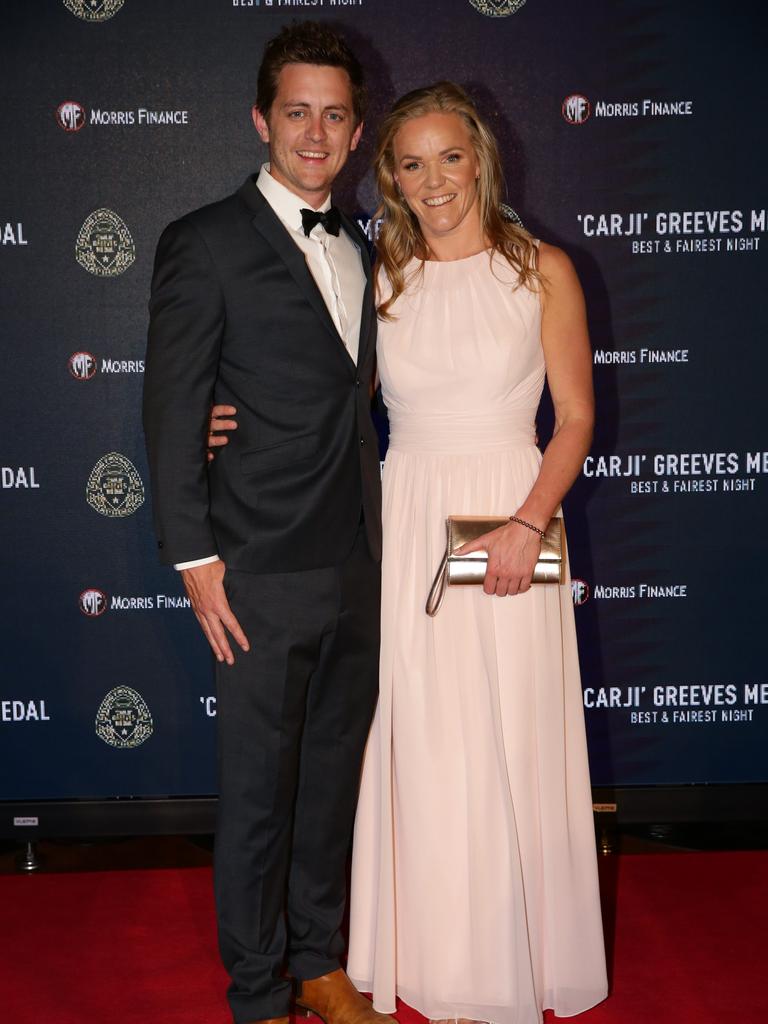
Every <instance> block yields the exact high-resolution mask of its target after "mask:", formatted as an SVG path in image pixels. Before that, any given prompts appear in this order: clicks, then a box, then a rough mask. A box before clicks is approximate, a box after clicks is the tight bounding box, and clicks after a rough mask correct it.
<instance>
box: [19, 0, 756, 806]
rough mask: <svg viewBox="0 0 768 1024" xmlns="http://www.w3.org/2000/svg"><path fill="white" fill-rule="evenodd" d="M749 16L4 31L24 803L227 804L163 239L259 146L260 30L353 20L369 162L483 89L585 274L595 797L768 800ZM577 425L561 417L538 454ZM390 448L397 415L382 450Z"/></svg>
mask: <svg viewBox="0 0 768 1024" xmlns="http://www.w3.org/2000/svg"><path fill="white" fill-rule="evenodd" d="M748 11H749V6H747V7H746V8H745V7H741V8H740V7H738V6H734V5H723V4H719V3H714V2H712V3H707V2H705V3H701V2H694V0H680V2H677V3H674V4H647V3H645V2H643V0H594V2H591V3H586V4H574V3H572V2H570V0H407V2H406V0H335V2H334V0H292V2H289V0H282V2H280V0H272V2H270V0H156V2H154V3H148V2H146V0H45V2H42V3H35V4H16V5H6V9H5V10H4V11H3V33H2V36H3V38H2V43H1V44H0V45H1V46H2V49H3V51H4V52H3V57H2V66H3V71H2V75H3V77H4V78H5V82H4V88H3V95H4V102H3V104H2V110H0V123H2V140H3V142H2V151H1V152H0V162H1V163H2V167H3V175H2V185H1V186H0V195H1V197H2V201H1V203H0V242H1V243H2V244H1V245H0V268H1V270H0V281H1V282H2V283H1V288H2V299H1V301H2V332H3V374H2V383H1V384H0V389H1V393H2V412H1V413H0V424H1V431H0V464H1V466H0V482H1V484H2V486H1V487H0V508H1V510H2V535H1V537H2V543H1V544H0V558H2V581H3V589H4V592H5V598H6V599H5V602H4V614H3V634H4V640H3V647H4V649H3V655H2V681H1V682H0V799H3V800H9V801H17V800H22V801H24V800H34V799H45V798H66V797H71V798H76V797H78V798H88V797H114V796H172V797H183V796H189V795H205V794H212V793H213V792H214V731H215V730H214V726H215V721H214V719H215V715H216V700H215V696H214V692H213V677H212V664H211V658H210V656H209V652H208V648H207V645H206V644H205V642H204V640H203V639H202V636H201V635H200V633H199V630H198V627H197V624H196V622H195V621H194V619H193V616H192V614H191V612H190V610H189V606H188V602H187V600H186V598H185V597H184V596H183V592H182V589H181V586H180V581H179V578H178V576H177V574H176V573H175V572H174V571H172V570H168V569H164V568H161V567H160V565H159V564H158V563H157V561H156V552H155V542H154V539H153V534H152V528H151V516H150V495H149V493H148V474H147V466H146V461H145V455H144V447H143V438H142V432H141V425H140V398H141V388H142V375H143V369H144V362H143V360H144V347H145V335H146V326H147V311H146V310H147V297H148V292H149V283H150V276H151V270H152V260H153V254H154V248H155V245H156V242H157V239H158V236H159V234H160V232H161V230H162V228H163V227H164V226H165V224H166V223H168V222H169V221H170V220H172V219H173V218H175V217H177V216H179V215H181V214H183V213H184V212H186V211H188V210H190V209H192V208H194V207H197V206H201V205H203V204H204V203H207V202H210V201H213V200H215V199H217V198H219V197H221V196H224V195H226V194H228V193H230V192H232V191H234V190H235V189H236V188H237V187H238V186H239V185H240V183H241V182H242V180H243V179H244V178H245V176H246V175H247V174H248V173H250V172H251V171H253V170H256V169H257V168H258V167H259V165H260V163H261V162H262V161H263V160H264V159H265V153H264V151H263V148H262V147H261V144H260V143H259V140H258V138H257V136H256V133H255V131H254V130H253V127H252V125H251V121H250V106H251V104H252V102H253V99H254V96H255V83H256V72H257V68H258V65H259V61H260V57H261V52H262V48H263V45H264V42H265V41H266V40H267V39H268V38H269V37H270V36H272V35H273V34H274V33H275V32H276V31H277V30H278V29H279V28H280V27H281V26H282V25H283V24H285V23H287V22H288V21H290V20H292V19H296V18H316V19H328V20H329V21H331V22H333V23H334V24H336V25H337V26H339V27H340V28H342V29H343V30H344V31H345V32H346V34H347V36H348V38H349V40H350V41H351V43H352V45H353V46H354V47H355V49H356V50H357V52H358V53H359V54H360V56H361V57H362V59H363V61H364V63H365V65H366V69H367V73H368V76H369V80H370V86H371V98H372V109H371V112H370V117H369V121H368V135H367V142H366V143H365V144H364V145H363V146H361V148H360V150H359V151H358V152H357V153H355V154H354V155H353V158H352V159H351V161H350V163H349V165H348V169H347V171H346V172H345V174H344V178H343V181H342V182H340V185H339V188H338V190H337V192H336V198H337V200H338V201H339V202H340V204H341V205H343V206H344V207H346V209H347V210H349V211H350V212H352V213H354V214H355V215H356V216H357V217H358V219H359V221H360V224H361V226H362V228H363V229H364V230H365V231H366V233H367V234H368V236H369V238H370V239H371V240H372V241H373V239H374V237H375V231H376V225H375V224H374V223H372V219H371V217H372V212H373V210H374V209H375V205H376V200H375V195H374V191H373V185H372V181H371V177H370V173H369V170H368V164H369V161H370V158H371V150H372V136H373V131H374V129H375V126H376V122H377V120H378V118H379V117H380V116H381V114H382V112H383V111H385V110H386V109H387V108H388V106H389V105H390V104H391V103H392V101H393V100H394V99H395V98H396V97H397V96H398V95H400V94H401V93H402V92H405V91H406V90H408V89H411V88H414V87H416V86H419V85H423V84H427V83H429V82H431V81H434V80H436V79H441V78H450V79H454V80H456V81H457V82H460V83H462V84H463V85H465V86H466V87H467V88H468V89H469V90H470V92H471V93H472V94H473V95H474V96H475V98H476V99H477V101H478V103H479V105H480V107H481V109H482V110H483V111H484V113H485V114H486V116H487V117H488V118H489V120H490V121H491V124H492V126H493V128H494V130H495V132H496V133H497V136H498V138H499V140H500V145H501V150H502V154H503V158H504V164H505V168H506V173H507V182H508V196H507V203H508V205H509V206H510V207H511V208H512V210H513V211H514V212H515V213H516V214H517V215H518V216H519V217H520V218H521V219H522V221H523V223H524V224H525V225H526V226H527V227H528V228H529V229H530V230H531V231H532V232H533V233H534V234H536V235H537V236H539V237H541V238H543V239H545V240H547V241H550V242H553V243H555V244H557V245H560V246H562V247H563V248H564V249H565V250H566V251H567V252H568V253H569V254H570V256H571V257H572V259H573V260H574V262H575V264H576V267H577V269H578V272H579V275H580V277H581V280H582V282H583V285H584V289H585V293H586V297H587V304H588V308H589V318H590V329H591V337H592V344H593V349H594V378H595V385H596V392H597V409H598V414H597V415H598V425H597V431H596V435H595V441H594V446H593V449H592V452H591V453H590V455H589V457H588V458H587V459H586V461H585V463H584V466H583V472H582V474H581V477H580V479H579V481H578V482H577V484H576V486H575V487H574V489H573V492H572V494H571V495H570V497H569V499H568V501H567V505H566V515H567V524H568V535H569V544H570V555H571V567H572V572H573V576H574V580H573V601H574V605H575V606H576V607H575V614H576V618H577V624H578V630H579V637H580V651H581V659H582V670H583V688H584V707H585V714H586V721H587V728H588V732H589V743H590V756H591V764H592V775H593V782H594V783H595V785H600V786H614V785H615V786H631V785H649V784H681V783H732V782H753V781H754V782H764V781H768V769H767V768H766V760H765V750H766V744H767V742H768V666H767V665H766V655H765V650H766V640H765V632H766V631H765V626H764V621H763V620H764V607H765V605H764V591H765V578H766V540H765V531H764V524H765V521H766V513H767V512H768V431H766V426H765V390H766V383H765V382H766V379H768V356H767V355H766V337H767V335H766V319H767V318H766V313H765V309H766V284H767V283H768V279H767V278H766V268H767V267H768V192H766V187H765V181H766V176H765V164H766V158H768V146H767V145H766V141H765V130H764V122H765V99H766V87H765V82H764V72H763V70H762V66H763V62H762V53H761V50H760V49H759V41H758V37H759V28H760V25H759V22H758V16H757V15H750V14H749V13H747V12H748ZM550 422H551V413H550V412H549V411H548V409H547V407H546V403H545V406H544V408H543V410H542V419H541V430H540V433H541V436H542V438H545V437H546V434H547V430H548V429H549V423H550ZM384 435H385V428H384V427H382V436H384Z"/></svg>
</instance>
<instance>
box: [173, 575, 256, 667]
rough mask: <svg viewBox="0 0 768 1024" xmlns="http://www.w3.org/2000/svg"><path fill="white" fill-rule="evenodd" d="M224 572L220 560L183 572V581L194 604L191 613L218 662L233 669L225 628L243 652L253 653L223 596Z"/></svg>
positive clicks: (233, 659) (232, 659) (225, 597)
mask: <svg viewBox="0 0 768 1024" xmlns="http://www.w3.org/2000/svg"><path fill="white" fill-rule="evenodd" d="M225 569H226V566H225V565H224V563H223V562H222V561H221V560H219V561H218V562H208V564H207V565H198V566H196V567H195V568H194V569H182V570H181V577H182V579H183V580H184V586H185V587H186V590H187V594H189V600H190V601H191V602H192V610H193V612H194V613H195V615H196V616H197V621H198V622H199V623H200V625H201V627H202V630H203V632H204V633H205V636H206V639H207V640H208V643H209V644H210V645H211V647H212V648H213V653H214V654H215V655H216V659H217V660H218V661H226V663H227V664H228V665H233V664H234V662H235V658H234V655H233V654H232V649H231V648H230V646H229V640H228V639H227V634H226V632H225V628H226V629H227V630H229V632H230V633H231V634H232V637H233V639H234V640H235V642H236V643H237V644H239V645H240V647H241V648H242V649H243V650H244V651H248V650H250V647H249V644H248V638H247V637H246V635H245V633H244V632H243V631H242V629H241V628H240V623H239V622H238V621H237V619H236V618H235V616H234V613H233V612H232V609H231V608H230V607H229V601H228V600H227V595H226V594H225V592H224V584H223V582H222V581H223V579H224V571H225Z"/></svg>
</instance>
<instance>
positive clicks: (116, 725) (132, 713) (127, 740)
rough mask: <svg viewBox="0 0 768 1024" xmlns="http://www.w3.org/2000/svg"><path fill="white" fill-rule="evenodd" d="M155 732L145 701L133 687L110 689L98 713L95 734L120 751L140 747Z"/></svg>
mask: <svg viewBox="0 0 768 1024" xmlns="http://www.w3.org/2000/svg"><path fill="white" fill-rule="evenodd" d="M153 729H154V723H153V722H152V715H151V714H150V712H149V708H148V707H147V703H146V701H145V700H144V698H143V697H142V696H141V694H140V693H137V692H136V690H132V689H131V687H130V686H116V687H115V688H114V690H110V691H109V693H108V694H107V695H106V697H105V698H104V700H103V701H102V702H101V705H100V706H99V710H98V711H97V712H96V735H97V736H98V737H99V739H100V740H103V741H104V742H105V743H107V744H109V746H110V747H117V748H118V749H119V750H129V749H131V748H134V747H140V746H141V744H142V743H143V742H144V741H145V740H148V739H149V737H150V736H151V735H152V732H153Z"/></svg>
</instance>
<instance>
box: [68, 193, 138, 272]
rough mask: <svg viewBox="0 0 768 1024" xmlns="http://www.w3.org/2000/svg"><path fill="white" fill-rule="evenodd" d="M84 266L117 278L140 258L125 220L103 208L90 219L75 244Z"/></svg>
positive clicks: (89, 217) (81, 229)
mask: <svg viewBox="0 0 768 1024" xmlns="http://www.w3.org/2000/svg"><path fill="white" fill-rule="evenodd" d="M75 257H76V259H77V262H78V263H79V264H80V266H81V267H82V268H83V269H84V270H87V271H88V273H89V274H95V275H96V276H97V277H117V276H118V274H122V273H123V272H124V271H126V270H127V269H128V267H130V266H131V264H132V263H133V262H134V260H135V259H136V246H135V245H134V243H133V239H132V238H131V233H130V231H129V230H128V228H127V227H126V224H125V221H124V220H123V219H122V217H118V215H117V214H116V213H113V212H112V210H107V209H106V208H104V207H102V208H101V209H100V210H94V211H93V213H92V214H90V215H89V216H88V217H86V219H85V222H84V223H83V226H82V227H81V228H80V233H79V234H78V236H77V241H76V242H75Z"/></svg>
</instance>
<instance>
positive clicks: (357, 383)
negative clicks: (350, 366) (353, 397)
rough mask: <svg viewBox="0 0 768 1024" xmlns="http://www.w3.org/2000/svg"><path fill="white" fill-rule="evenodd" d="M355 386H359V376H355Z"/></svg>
mask: <svg viewBox="0 0 768 1024" xmlns="http://www.w3.org/2000/svg"><path fill="white" fill-rule="evenodd" d="M355 387H356V388H359V387H360V378H359V377H358V378H357V380H356V381H355Z"/></svg>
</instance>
